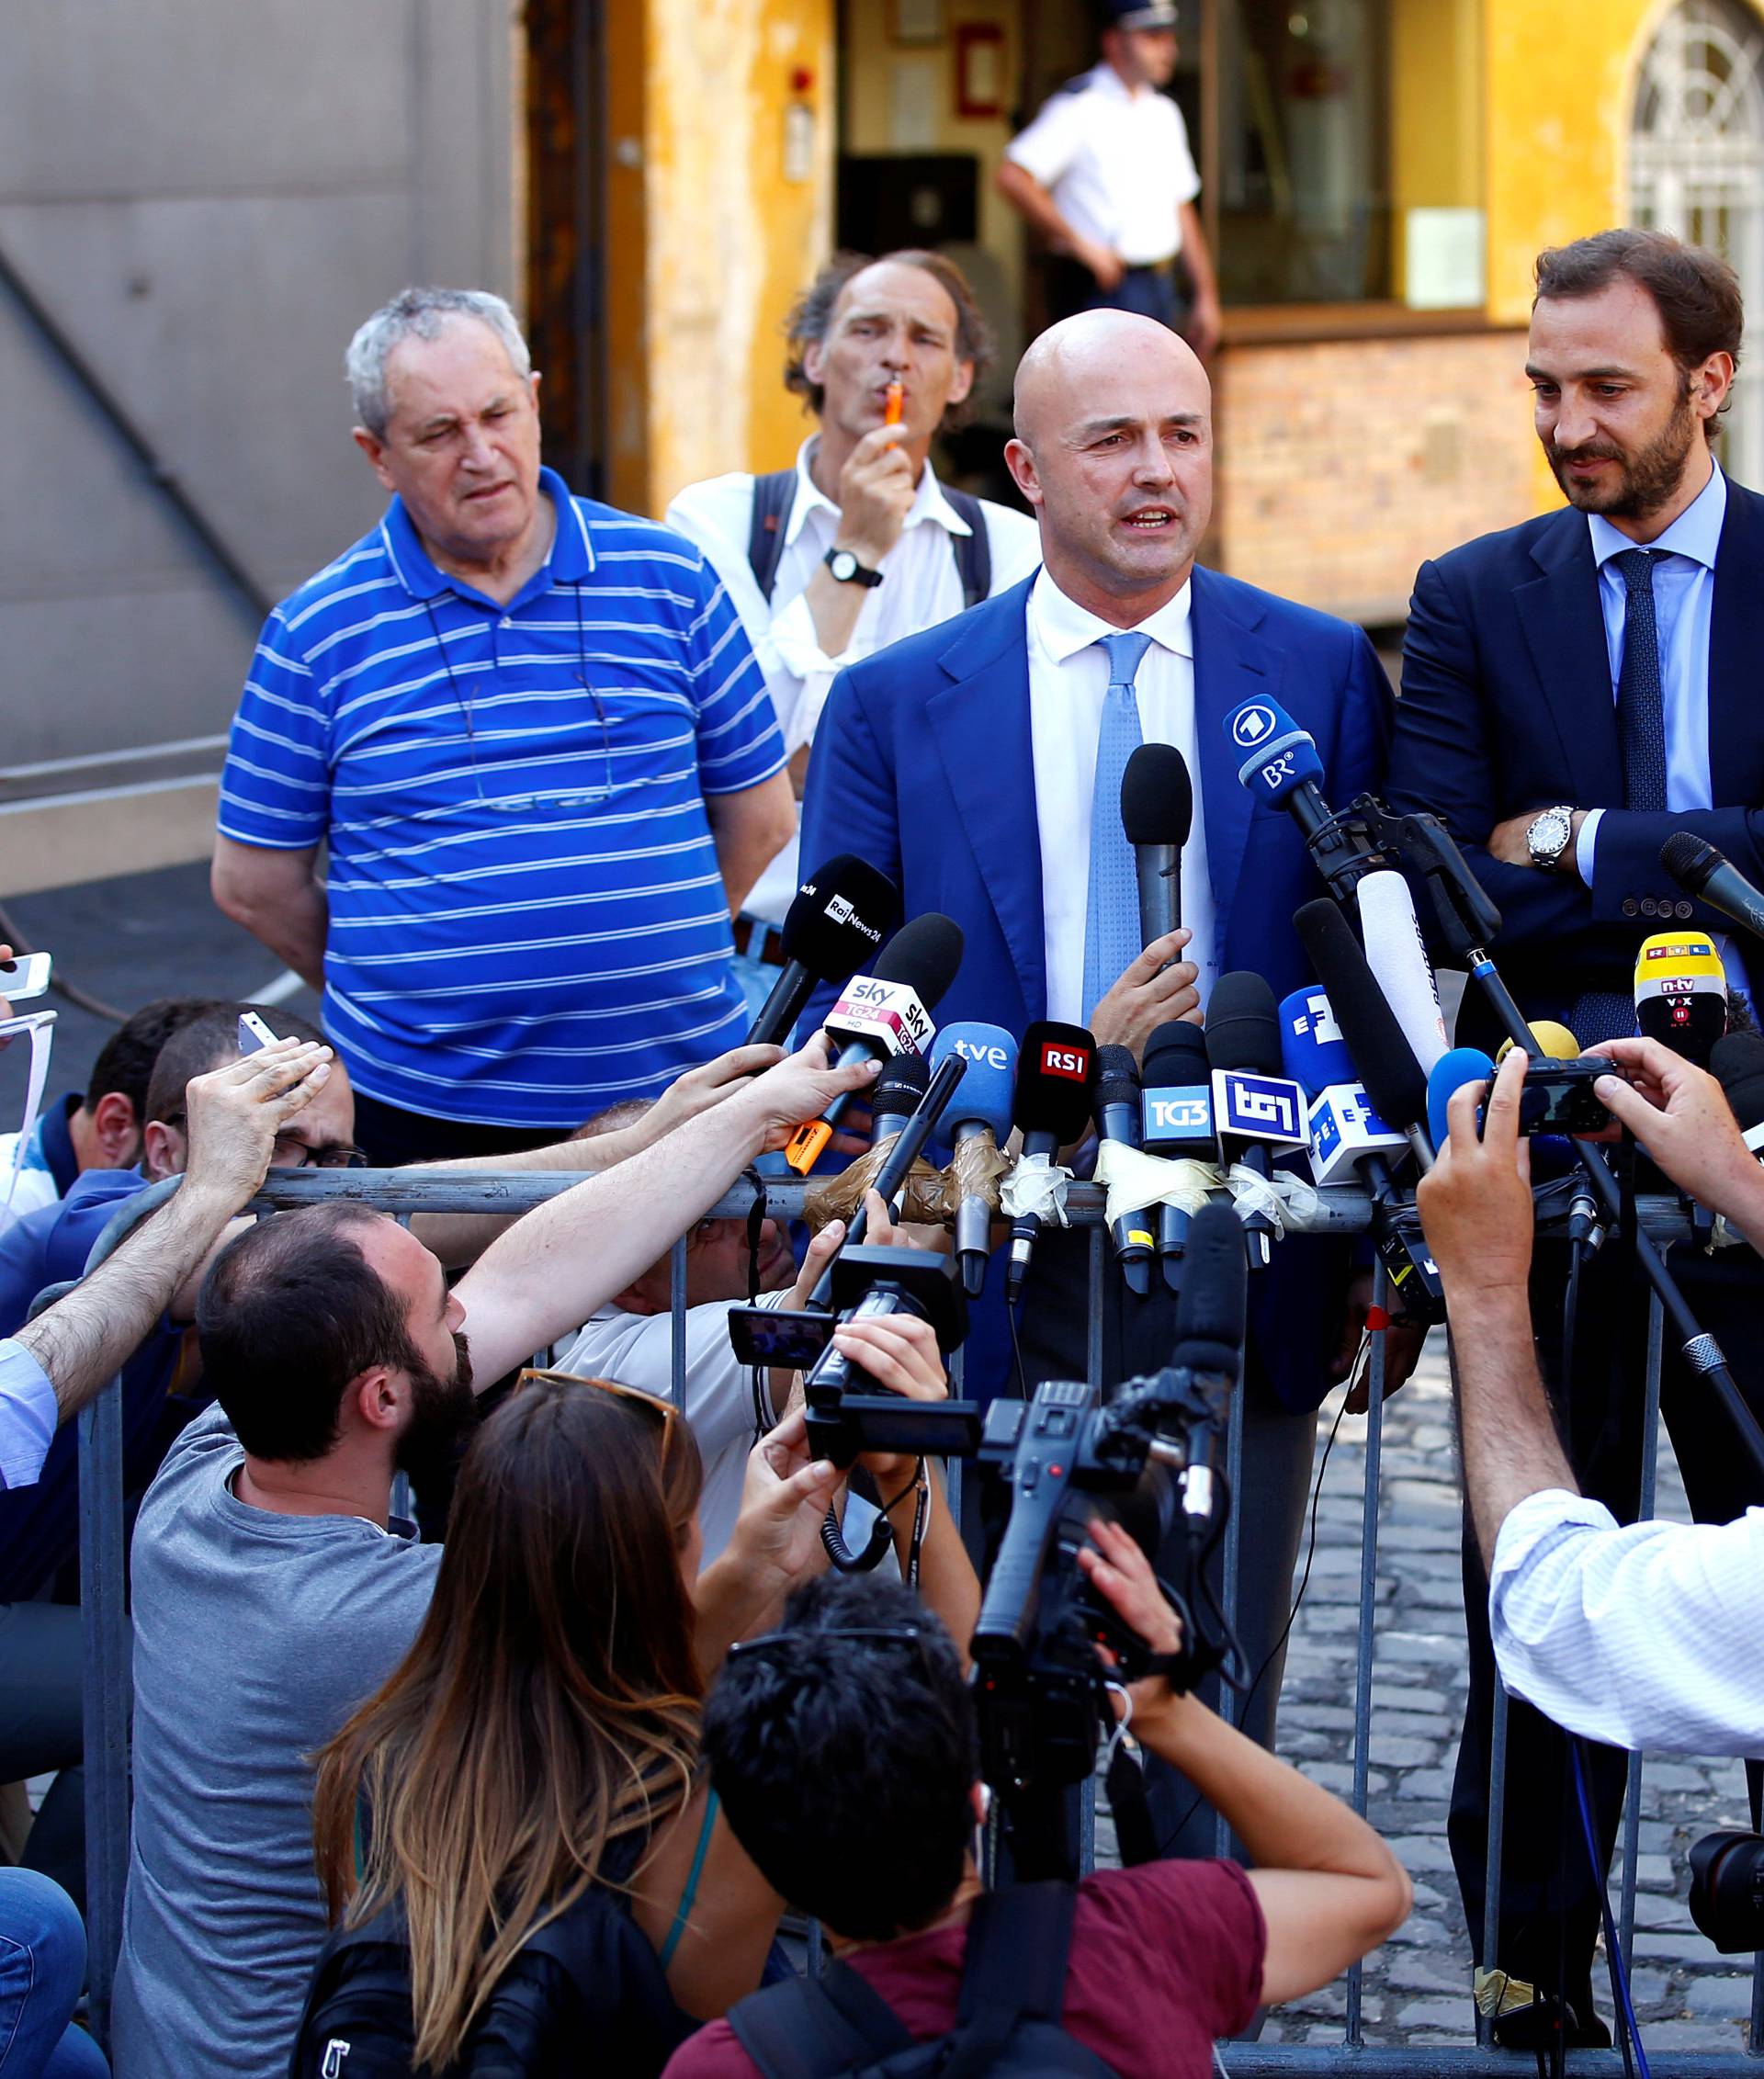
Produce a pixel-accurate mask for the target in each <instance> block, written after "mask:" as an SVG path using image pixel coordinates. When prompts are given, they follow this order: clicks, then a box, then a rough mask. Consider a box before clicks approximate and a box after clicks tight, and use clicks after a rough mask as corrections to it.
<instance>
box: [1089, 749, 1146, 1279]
mask: <svg viewBox="0 0 1764 2079" xmlns="http://www.w3.org/2000/svg"><path fill="white" fill-rule="evenodd" d="M1141 748H1145V747H1144V746H1142V747H1141ZM1135 756H1137V752H1136V753H1135ZM1139 1121H1140V1082H1139V1064H1138V1063H1137V1062H1136V1060H1135V1059H1134V1058H1133V1049H1132V1048H1131V1047H1130V1046H1099V1047H1098V1048H1097V1050H1096V1130H1097V1132H1098V1134H1099V1135H1100V1136H1102V1138H1103V1140H1105V1141H1118V1142H1120V1143H1121V1144H1122V1145H1123V1146H1124V1147H1138V1146H1139V1145H1140V1123H1139ZM1148 1210H1149V1209H1148ZM1109 1234H1110V1237H1111V1239H1112V1240H1113V1241H1114V1260H1115V1261H1116V1262H1117V1263H1118V1264H1119V1265H1120V1266H1121V1275H1122V1276H1123V1277H1124V1278H1125V1280H1126V1282H1127V1290H1128V1291H1129V1292H1130V1293H1137V1294H1139V1295H1140V1296H1141V1297H1142V1298H1143V1297H1144V1295H1145V1294H1147V1293H1148V1292H1149V1291H1150V1290H1151V1252H1152V1237H1151V1229H1150V1227H1149V1226H1148V1225H1147V1214H1146V1213H1143V1212H1142V1213H1124V1214H1123V1215H1121V1217H1120V1218H1119V1219H1118V1220H1114V1221H1112V1222H1111V1223H1110V1226H1109Z"/></svg>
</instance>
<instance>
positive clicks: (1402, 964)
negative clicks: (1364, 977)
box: [1353, 866, 1451, 1075]
mask: <svg viewBox="0 0 1764 2079" xmlns="http://www.w3.org/2000/svg"><path fill="white" fill-rule="evenodd" d="M1353 893H1354V898H1355V899H1356V900H1357V902H1358V903H1359V905H1360V931H1361V934H1362V936H1363V939H1364V941H1365V948H1366V965H1367V966H1369V967H1370V968H1371V969H1372V972H1373V975H1374V978H1375V980H1376V981H1377V984H1378V987H1379V988H1380V989H1382V990H1383V991H1384V996H1385V1002H1386V1003H1388V1004H1389V1006H1390V1008H1391V1013H1392V1015H1393V1016H1394V1017H1395V1018H1396V1020H1397V1023H1398V1024H1399V1025H1400V1026H1401V1027H1402V1028H1403V1036H1404V1037H1405V1038H1406V1039H1407V1040H1408V1044H1409V1045H1410V1046H1411V1047H1413V1048H1414V1050H1415V1058H1416V1060H1417V1061H1418V1062H1419V1064H1420V1068H1421V1073H1422V1075H1426V1074H1427V1073H1428V1071H1429V1070H1430V1068H1432V1066H1433V1064H1434V1063H1435V1062H1436V1061H1437V1060H1438V1059H1439V1058H1440V1056H1441V1055H1442V1054H1443V1053H1444V1052H1445V1050H1446V1048H1447V1047H1448V1046H1449V1045H1451V1042H1450V1041H1449V1040H1448V1039H1447V1038H1446V1036H1445V1019H1444V1016H1443V1014H1442V1011H1441V1010H1440V993H1439V990H1438V989H1437V988H1435V986H1434V982H1433V969H1432V966H1431V965H1430V963H1429V960H1428V957H1427V946H1426V944H1425V943H1424V942H1423V940H1422V938H1421V927H1420V925H1419V922H1418V921H1416V916H1415V898H1414V897H1413V896H1412V895H1410V893H1409V892H1408V882H1407V881H1406V880H1405V879H1404V878H1403V876H1401V875H1400V874H1399V873H1397V872H1396V870H1395V869H1394V868H1392V867H1388V866H1384V867H1380V868H1379V870H1378V871H1377V872H1376V873H1374V874H1368V875H1366V876H1365V877H1364V878H1363V880H1361V881H1360V882H1358V883H1357V884H1356V886H1355V887H1354V891H1353Z"/></svg>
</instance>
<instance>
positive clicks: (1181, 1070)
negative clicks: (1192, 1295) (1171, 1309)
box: [1139, 1018, 1243, 1292]
mask: <svg viewBox="0 0 1764 2079" xmlns="http://www.w3.org/2000/svg"><path fill="white" fill-rule="evenodd" d="M1139 1118H1140V1146H1141V1147H1143V1148H1144V1149H1145V1150H1146V1152H1147V1154H1148V1155H1161V1156H1162V1157H1163V1158H1165V1159H1166V1161H1170V1162H1182V1161H1187V1162H1215V1161H1216V1160H1217V1159H1218V1154H1219V1140H1218V1136H1217V1135H1216V1133H1215V1132H1214V1131H1213V1073H1212V1070H1211V1069H1210V1068H1208V1067H1207V1061H1206V1035H1205V1034H1204V1033H1203V1032H1202V1031H1201V1028H1200V1027H1199V1026H1198V1025H1195V1024H1192V1023H1190V1022H1189V1021H1188V1020H1187V1019H1185V1018H1171V1019H1169V1020H1167V1021H1166V1023H1163V1024H1161V1025H1159V1026H1158V1027H1157V1029H1156V1030H1155V1031H1154V1032H1153V1034H1152V1035H1151V1037H1150V1038H1149V1039H1148V1041H1147V1042H1146V1066H1145V1074H1144V1078H1143V1089H1142V1090H1141V1093H1140V1099H1139ZM1231 1217H1232V1218H1233V1220H1236V1218H1237V1215H1236V1214H1233V1215H1232V1216H1231ZM1189 1225H1190V1223H1189V1217H1188V1215H1187V1214H1186V1213H1184V1212H1183V1211H1182V1207H1181V1206H1180V1205H1161V1204H1160V1205H1159V1208H1158V1260H1159V1263H1161V1264H1162V1266H1163V1271H1164V1282H1165V1284H1167V1285H1168V1286H1169V1287H1170V1290H1171V1291H1172V1292H1177V1291H1180V1290H1181V1288H1182V1271H1181V1269H1180V1265H1181V1262H1182V1253H1183V1251H1184V1249H1186V1247H1187V1245H1188V1233H1189ZM1238 1254H1239V1255H1242V1254H1243V1249H1242V1245H1241V1243H1239V1245H1238Z"/></svg>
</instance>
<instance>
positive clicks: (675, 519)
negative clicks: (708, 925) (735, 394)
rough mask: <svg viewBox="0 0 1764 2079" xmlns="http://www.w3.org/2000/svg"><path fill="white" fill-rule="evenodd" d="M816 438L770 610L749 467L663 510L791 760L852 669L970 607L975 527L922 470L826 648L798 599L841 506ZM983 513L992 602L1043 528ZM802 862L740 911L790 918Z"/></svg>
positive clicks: (789, 856) (776, 866)
mask: <svg viewBox="0 0 1764 2079" xmlns="http://www.w3.org/2000/svg"><path fill="white" fill-rule="evenodd" d="M817 437H818V436H816V435H810V436H809V439H807V440H806V441H804V442H803V444H802V446H801V447H800V449H799V450H798V451H797V492H796V497H795V498H794V499H793V501H792V502H791V506H790V517H789V520H788V523H787V524H786V527H785V533H784V548H783V550H782V552H781V554H780V555H779V557H778V566H777V572H776V582H775V583H774V585H773V588H772V597H771V600H770V602H769V603H768V602H767V600H766V599H765V598H764V597H763V594H762V593H761V591H760V588H759V586H758V584H757V583H756V582H754V577H753V567H752V564H751V563H750V562H749V561H748V555H747V551H748V540H749V537H750V534H751V531H752V522H753V479H752V477H751V476H750V475H748V474H746V473H745V472H744V471H742V472H739V473H737V474H735V475H731V476H726V477H711V478H708V479H707V480H706V481H705V482H703V483H695V484H688V485H687V487H686V488H685V490H684V491H683V492H681V493H680V495H679V496H678V497H677V498H676V499H675V500H674V501H673V503H672V504H671V505H670V506H669V507H668V510H667V525H669V526H671V527H673V528H674V529H675V530H676V532H678V533H680V534H683V535H684V536H685V537H686V538H687V539H688V540H689V541H695V542H696V543H697V545H698V547H699V548H702V549H703V550H704V552H705V555H706V557H707V559H708V560H709V562H710V565H711V567H712V569H713V570H715V571H716V572H717V575H718V577H719V578H720V579H721V580H722V581H723V589H724V590H725V591H726V592H727V593H729V600H730V602H731V604H733V605H734V608H735V611H736V612H737V613H738V614H739V615H740V616H741V626H742V627H743V628H744V629H745V630H746V632H747V639H748V641H749V642H750V643H751V644H752V649H753V654H754V655H755V657H757V658H758V659H759V661H760V669H761V671H762V672H764V674H765V683H766V686H767V688H768V690H769V691H770V693H771V695H772V705H773V706H774V707H775V708H776V710H777V716H778V727H779V729H782V730H783V731H784V748H785V751H786V755H787V756H794V755H795V754H796V752H797V751H799V750H800V749H801V747H802V746H803V745H804V744H805V743H808V742H809V741H810V740H812V738H813V736H814V733H815V726H816V724H817V723H818V722H819V721H820V711H821V709H822V708H823V707H824V706H826V704H827V695H828V693H829V691H830V690H831V686H832V683H833V680H834V678H835V677H836V676H837V674H838V673H839V672H842V671H843V670H844V669H845V667H846V666H847V665H848V664H855V663H856V662H857V661H858V660H859V659H860V658H863V657H868V656H869V655H870V654H871V653H872V652H873V651H875V650H886V649H887V648H888V645H889V643H891V642H899V641H900V640H901V639H902V638H904V637H906V636H910V635H917V634H918V633H919V632H920V631H921V629H922V628H934V627H936V626H937V624H938V623H939V622H940V621H947V620H950V619H953V618H954V616H956V615H957V614H959V613H960V612H961V611H962V609H963V606H964V604H965V602H964V600H963V597H962V581H961V574H960V572H959V571H957V569H956V552H955V549H954V548H953V547H952V545H951V538H950V537H952V536H955V535H966V534H967V533H969V532H970V531H971V530H970V529H969V527H968V525H967V521H966V520H965V519H963V518H962V516H961V514H959V513H957V512H956V508H955V507H954V506H953V505H952V504H951V503H949V501H948V499H946V498H945V497H944V489H943V486H942V485H941V484H940V483H939V482H938V481H937V479H936V476H935V474H934V473H933V469H932V467H931V464H930V463H929V462H927V463H926V464H925V467H924V469H923V471H922V474H921V476H920V479H919V485H918V489H917V490H916V491H915V492H914V493H913V500H912V504H911V506H910V509H909V511H908V513H907V517H906V522H905V525H903V526H902V527H901V529H900V538H899V540H898V541H897V542H896V543H895V545H894V547H893V548H891V549H889V551H888V554H887V555H886V556H885V557H884V558H883V559H882V561H881V564H880V566H879V568H880V570H881V571H882V577H883V582H882V583H880V584H879V585H876V586H873V587H871V588H870V589H869V590H867V591H866V592H865V594H864V603H863V605H862V606H861V607H860V608H859V610H858V616H857V621H856V623H855V625H854V627H853V629H852V636H851V640H850V641H849V642H848V643H847V644H846V645H845V648H844V649H843V650H841V651H840V653H839V655H838V656H837V657H830V656H829V655H828V654H827V652H826V651H825V650H822V648H821V647H820V637H819V636H818V635H817V634H816V633H815V623H814V617H813V616H812V615H811V614H810V613H809V605H808V602H807V601H806V600H805V599H804V598H803V596H802V594H803V593H804V591H805V589H806V588H807V586H808V583H809V579H810V578H812V577H813V576H814V574H815V572H816V571H818V570H819V569H820V566H821V561H822V559H824V557H825V556H826V554H827V551H828V550H829V549H830V548H831V547H832V546H833V536H834V533H835V532H836V531H837V529H838V526H839V507H838V506H837V505H835V504H834V503H833V502H832V500H831V498H829V497H828V496H827V495H826V494H825V493H824V492H822V491H821V490H820V487H819V486H818V485H817V484H816V482H815V480H814V478H813V476H812V475H810V473H809V469H810V465H811V463H812V462H813V459H814V452H815V441H816V438H817ZM980 511H981V513H982V514H983V516H984V518H985V520H986V537H987V544H988V547H989V548H990V550H991V558H992V583H991V592H990V593H989V597H990V596H995V595H996V594H997V593H1001V592H1008V591H1009V590H1010V588H1011V587H1012V585H1013V584H1017V583H1020V582H1021V581H1022V580H1023V579H1024V578H1026V577H1027V576H1028V575H1029V573H1030V571H1033V570H1034V569H1035V566H1036V564H1038V563H1039V562H1040V561H1041V530H1040V529H1039V528H1038V527H1037V526H1036V525H1035V522H1034V521H1033V520H1032V519H1031V518H1030V517H1029V516H1028V514H1025V513H1015V512H1012V510H1011V509H1010V507H1009V506H1005V505H995V504H993V503H992V502H991V501H990V500H989V499H984V498H983V499H982V500H981V501H980ZM800 878H801V876H800V875H799V874H798V873H797V841H796V839H795V838H794V837H793V838H792V839H791V840H790V842H789V843H788V844H787V845H786V846H785V848H784V850H783V851H782V852H780V853H778V855H777V856H776V858H775V859H774V860H773V861H772V863H771V864H770V865H769V866H767V867H766V869H765V871H764V872H763V874H762V875H761V876H760V877H759V879H758V881H757V882H755V884H754V886H753V888H752V892H751V893H750V894H749V896H748V898H747V901H746V902H745V904H744V905H743V908H744V910H746V912H747V913H748V915H750V916H753V917H763V918H764V919H765V921H767V922H768V923H774V924H779V923H782V922H783V921H784V917H785V912H786V910H788V909H789V907H790V904H791V901H792V899H793V898H794V897H795V895H796V892H797V883H798V881H799V880H800Z"/></svg>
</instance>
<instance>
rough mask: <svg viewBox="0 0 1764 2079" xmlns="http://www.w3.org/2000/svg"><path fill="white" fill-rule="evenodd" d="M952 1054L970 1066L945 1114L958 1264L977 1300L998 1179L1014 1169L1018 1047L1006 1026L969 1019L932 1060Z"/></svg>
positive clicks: (941, 1042)
mask: <svg viewBox="0 0 1764 2079" xmlns="http://www.w3.org/2000/svg"><path fill="white" fill-rule="evenodd" d="M952 1054H954V1055H956V1056H959V1057H960V1058H961V1059H962V1060H964V1061H966V1062H967V1073H966V1074H965V1075H964V1076H963V1078H962V1081H961V1087H960V1088H959V1089H958V1090H956V1095H955V1096H954V1097H953V1098H952V1099H951V1100H950V1105H949V1110H948V1111H947V1112H946V1113H944V1120H945V1124H946V1125H947V1128H948V1136H949V1141H950V1146H951V1150H952V1154H953V1157H954V1161H953V1164H952V1167H953V1169H954V1171H955V1181H956V1268H957V1269H958V1271H960V1273H961V1280H962V1290H963V1291H964V1292H965V1293H966V1294H967V1296H968V1297H969V1298H970V1299H978V1297H979V1295H980V1290H981V1288H982V1286H984V1284H985V1283H986V1263H987V1258H988V1257H989V1254H990V1253H991V1248H992V1215H993V1213H994V1212H995V1210H996V1209H997V1206H998V1199H999V1178H1000V1176H1001V1174H1002V1173H1003V1171H1004V1170H1005V1169H1007V1168H1008V1167H1009V1164H1008V1162H1007V1160H1006V1158H1004V1157H1003V1156H1002V1155H1001V1154H1000V1152H999V1150H1000V1149H1001V1147H1003V1145H1004V1143H1005V1142H1006V1141H1008V1140H1009V1139H1010V1137H1011V1101H1012V1091H1013V1090H1014V1087H1015V1082H1016V1074H1017V1043H1016V1041H1015V1040H1014V1039H1012V1036H1011V1034H1009V1033H1007V1032H1006V1031H1005V1029H1004V1027H1003V1026H1002V1025H983V1024H979V1023H975V1022H972V1021H967V1022H964V1023H959V1024H954V1025H945V1026H944V1029H943V1031H942V1032H941V1033H939V1034H938V1035H937V1044H936V1045H934V1046H933V1048H932V1050H931V1057H932V1061H933V1064H934V1065H935V1066H936V1067H938V1068H942V1067H943V1065H944V1059H945V1058H946V1057H947V1056H950V1055H952Z"/></svg>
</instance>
